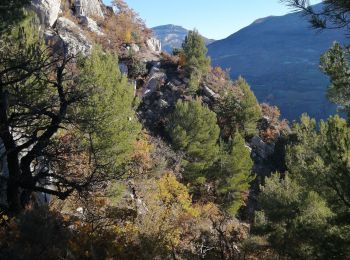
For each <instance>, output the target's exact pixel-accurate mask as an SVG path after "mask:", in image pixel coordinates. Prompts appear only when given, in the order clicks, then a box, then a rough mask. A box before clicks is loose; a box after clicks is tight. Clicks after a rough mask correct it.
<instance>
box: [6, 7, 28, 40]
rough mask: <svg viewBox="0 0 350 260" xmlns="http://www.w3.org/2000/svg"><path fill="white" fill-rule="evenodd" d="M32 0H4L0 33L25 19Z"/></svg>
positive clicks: (9, 29) (7, 30)
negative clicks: (26, 8)
mask: <svg viewBox="0 0 350 260" xmlns="http://www.w3.org/2000/svg"><path fill="white" fill-rule="evenodd" d="M29 4H30V0H2V1H1V4H0V35H2V34H3V33H4V32H10V31H11V30H12V29H13V26H16V25H17V24H18V23H19V22H21V21H22V20H23V19H25V17H26V15H27V11H26V10H25V7H28V6H29Z"/></svg>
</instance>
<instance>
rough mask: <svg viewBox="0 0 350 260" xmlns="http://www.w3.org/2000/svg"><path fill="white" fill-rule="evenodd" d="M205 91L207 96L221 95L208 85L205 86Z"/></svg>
mask: <svg viewBox="0 0 350 260" xmlns="http://www.w3.org/2000/svg"><path fill="white" fill-rule="evenodd" d="M203 92H204V94H205V95H206V96H207V97H210V98H214V99H217V98H219V97H220V95H219V94H216V93H215V92H214V91H213V90H212V89H210V88H209V87H208V86H205V85H204V86H203Z"/></svg>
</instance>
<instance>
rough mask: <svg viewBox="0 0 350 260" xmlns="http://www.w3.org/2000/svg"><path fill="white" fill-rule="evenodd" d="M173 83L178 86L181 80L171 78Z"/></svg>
mask: <svg viewBox="0 0 350 260" xmlns="http://www.w3.org/2000/svg"><path fill="white" fill-rule="evenodd" d="M173 84H174V85H175V86H180V85H181V81H179V80H177V79H173Z"/></svg>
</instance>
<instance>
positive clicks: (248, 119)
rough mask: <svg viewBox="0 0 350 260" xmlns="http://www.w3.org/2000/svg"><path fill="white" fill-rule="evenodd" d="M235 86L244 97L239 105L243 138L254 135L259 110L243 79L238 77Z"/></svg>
mask: <svg viewBox="0 0 350 260" xmlns="http://www.w3.org/2000/svg"><path fill="white" fill-rule="evenodd" d="M235 84H236V85H237V86H238V87H239V88H240V89H241V90H242V92H243V95H244V96H243V99H242V100H241V103H240V105H241V109H242V114H241V116H240V117H241V121H242V125H243V133H244V135H245V136H250V135H253V134H255V133H256V124H257V121H258V120H259V119H260V118H261V108H260V106H259V103H258V100H257V99H256V97H255V95H254V93H253V91H251V89H250V86H249V85H248V83H247V82H246V81H245V79H243V78H242V77H239V78H238V80H237V81H236V82H235Z"/></svg>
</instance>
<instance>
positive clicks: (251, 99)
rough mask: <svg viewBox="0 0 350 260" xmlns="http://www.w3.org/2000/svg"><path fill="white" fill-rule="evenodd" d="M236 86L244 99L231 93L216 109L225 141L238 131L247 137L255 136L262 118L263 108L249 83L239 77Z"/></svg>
mask: <svg viewBox="0 0 350 260" xmlns="http://www.w3.org/2000/svg"><path fill="white" fill-rule="evenodd" d="M235 84H236V86H237V87H238V88H239V89H240V90H241V91H242V93H243V97H242V98H238V97H236V95H235V94H234V93H233V92H229V93H228V94H227V95H226V96H224V97H223V98H222V99H221V100H220V101H219V102H218V104H217V105H216V108H215V111H216V112H217V114H218V118H219V124H220V127H221V129H222V135H223V137H224V138H225V139H228V138H230V137H232V136H233V134H234V133H235V132H236V131H237V130H238V131H239V132H240V133H241V134H242V135H244V136H245V137H247V136H251V135H253V134H255V133H256V124H257V121H258V120H259V119H260V118H261V108H260V106H259V103H258V101H257V99H256V97H255V95H254V93H253V92H252V91H251V90H250V87H249V85H248V84H247V82H246V81H245V80H244V79H243V78H241V77H239V78H238V80H237V81H235Z"/></svg>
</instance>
